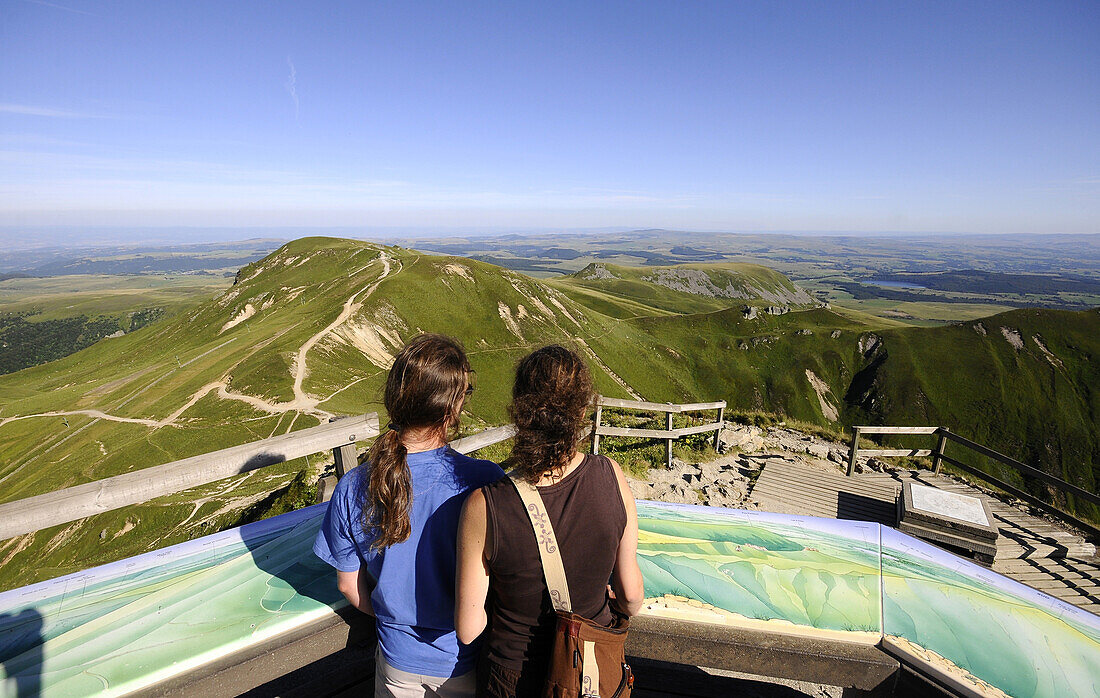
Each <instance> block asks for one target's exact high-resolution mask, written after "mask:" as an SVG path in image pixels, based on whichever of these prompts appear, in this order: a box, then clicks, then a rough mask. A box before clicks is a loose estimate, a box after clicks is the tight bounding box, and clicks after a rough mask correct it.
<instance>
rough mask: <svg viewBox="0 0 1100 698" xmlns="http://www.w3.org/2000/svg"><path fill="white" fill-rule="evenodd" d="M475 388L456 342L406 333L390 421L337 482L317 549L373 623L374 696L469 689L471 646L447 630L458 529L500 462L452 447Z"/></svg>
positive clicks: (390, 380) (465, 692)
mask: <svg viewBox="0 0 1100 698" xmlns="http://www.w3.org/2000/svg"><path fill="white" fill-rule="evenodd" d="M472 391H473V387H472V385H471V384H470V364H469V362H468V361H467V359H466V354H465V352H463V350H462V347H461V346H460V345H459V343H458V342H457V341H455V340H453V339H451V338H449V337H444V336H443V335H437V334H423V335H420V336H418V337H415V338H414V339H412V340H411V341H410V342H409V343H408V344H407V345H405V348H404V349H402V350H401V352H400V353H399V354H398V355H397V357H396V358H395V359H394V362H393V366H391V367H390V371H389V375H388V376H387V378H386V392H385V398H384V401H385V406H386V412H387V413H388V414H389V424H388V426H387V428H386V429H385V431H383V432H382V434H381V435H380V436H379V437H378V438H377V439H376V440H375V442H374V445H373V446H372V447H371V449H370V451H369V452H368V453H367V456H366V458H365V460H364V461H363V464H362V465H361V466H360V467H358V468H355V469H353V470H351V471H350V472H348V473H347V474H346V475H345V476H344V477H343V478H342V479H341V480H340V482H339V484H338V485H337V486H336V490H335V491H334V492H333V495H332V501H331V502H330V503H329V508H328V512H327V513H326V514H325V518H324V521H323V523H322V524H321V530H320V532H319V533H318V534H317V540H316V541H315V542H314V544H313V551H314V553H316V555H317V556H318V557H319V558H321V559H322V560H324V561H325V562H327V563H328V564H330V565H332V566H333V567H335V568H336V581H337V586H338V587H339V589H340V591H341V592H343V594H344V596H345V597H347V599H348V602H349V603H351V605H352V606H355V607H356V608H358V609H359V610H361V611H363V612H364V613H368V614H370V615H373V616H374V617H375V619H376V625H377V628H378V653H377V655H376V669H375V696H469V695H473V692H474V666H475V663H476V661H477V651H478V648H477V647H476V646H473V645H462V644H460V643H459V642H458V640H457V638H456V635H455V629H454V575H455V534H456V531H457V529H458V516H459V512H460V511H461V508H462V502H463V500H465V498H466V495H467V494H468V493H469V492H471V491H472V490H476V489H478V488H479V487H481V486H482V485H485V484H488V483H490V482H493V481H495V480H497V479H499V478H500V477H501V476H502V475H503V471H501V469H500V466H498V465H496V464H495V463H492V462H490V461H484V460H476V459H474V458H468V457H466V456H464V455H461V454H459V453H458V452H456V451H454V450H453V449H451V448H450V447H448V446H447V438H448V435H449V434H450V433H452V432H453V431H454V430H455V428H456V427H457V426H458V420H459V414H460V413H461V411H462V406H463V403H464V401H465V399H466V398H467V397H468V396H469V395H470V393H471V392H472Z"/></svg>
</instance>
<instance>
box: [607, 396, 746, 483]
mask: <svg viewBox="0 0 1100 698" xmlns="http://www.w3.org/2000/svg"><path fill="white" fill-rule="evenodd" d="M604 407H616V408H618V409H623V410H641V411H646V412H663V413H665V428H664V429H631V428H628V427H612V426H607V425H604V424H603V423H602V419H603V408H604ZM702 410H718V417H717V419H716V421H714V422H711V423H709V424H699V425H696V426H690V427H680V428H679V429H673V428H672V415H674V414H680V413H682V412H699V411H702ZM725 414H726V401H725V400H719V401H718V402H693V403H688V404H683V405H673V404H671V403H668V404H661V403H659V402H641V401H638V400H619V399H618V398H613V397H603V396H602V395H601V396H600V397H599V398H598V399H597V401H596V415H595V417H594V426H593V429H592V453H599V452H600V437H601V436H633V437H637V438H643V439H666V443H665V467H671V466H672V442H673V441H675V440H676V439H678V438H680V437H681V436H688V435H690V434H702V433H705V432H708V431H713V432H714V448H715V450H717V449H718V438H719V436H720V435H721V433H722V424H723V419H724V417H725Z"/></svg>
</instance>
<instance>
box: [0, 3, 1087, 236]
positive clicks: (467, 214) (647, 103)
mask: <svg viewBox="0 0 1100 698" xmlns="http://www.w3.org/2000/svg"><path fill="white" fill-rule="evenodd" d="M1098 36H1100V3H1095V2H1083V3H1062V2H1042V3H1011V2H996V3H957V2H950V3H937V2H920V3H915V2H914V3H905V4H900V3H882V2H870V3H840V2H829V3H807V2H790V3H788V2H769V3H741V2H717V3H705V2H668V3H646V2H630V3H592V2H576V3H574V2H555V3H537V4H536V3H505V2H499V3H465V2H463V3H455V2H440V3H420V2H386V3H376V2H354V3H353V2H348V3H289V2H192V1H188V2H148V1H146V2H110V1H104V2H90V1H86V0H56V2H55V1H54V0H50V1H49V2H47V1H46V0H40V1H39V0H0V225H4V226H36V225H80V226H93V225H98V226H112V225H118V226H133V225H137V226H179V225H185V226H238V225H239V226H268V225H271V226H285V225H291V226H363V227H365V228H370V227H371V226H378V227H395V226H396V227H402V226H406V227H410V228H416V227H425V228H432V229H437V230H438V229H444V230H445V229H448V228H452V227H453V228H455V229H458V228H463V229H470V228H485V229H487V230H490V229H507V228H510V227H517V228H518V227H521V228H532V227H535V228H539V227H542V228H553V227H563V228H578V227H603V226H621V227H624V228H629V227H666V228H676V229H685V230H690V229H707V230H732V231H736V230H806V231H836V230H845V231H868V232H873V231H922V232H923V231H933V232H936V231H939V232H990V233H993V232H1040V233H1041V232H1100V40H1098V39H1097V37H1098Z"/></svg>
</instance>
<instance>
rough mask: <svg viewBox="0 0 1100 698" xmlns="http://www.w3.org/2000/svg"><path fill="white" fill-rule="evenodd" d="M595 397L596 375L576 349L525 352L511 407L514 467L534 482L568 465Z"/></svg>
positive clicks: (518, 369)
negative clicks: (593, 376)
mask: <svg viewBox="0 0 1100 698" xmlns="http://www.w3.org/2000/svg"><path fill="white" fill-rule="evenodd" d="M595 397H596V395H595V392H594V391H593V389H592V373H591V372H590V371H589V370H588V366H587V365H586V364H585V363H584V360H583V359H582V358H581V357H580V356H579V355H577V353H576V352H574V351H571V350H569V349H566V348H565V347H563V346H560V345H557V344H553V345H550V346H548V347H543V348H541V349H538V350H536V351H534V352H532V353H530V354H528V355H527V356H525V357H524V358H523V359H522V360H521V361H520V362H519V366H517V367H516V381H515V383H514V384H513V386H512V404H511V405H509V406H508V413H509V415H510V416H511V417H512V421H513V422H514V423H515V425H516V436H515V440H514V442H513V443H514V445H513V446H512V455H511V456H510V457H509V459H508V465H509V467H512V468H514V469H515V470H516V471H517V474H519V475H520V476H521V477H523V478H524V479H525V480H527V481H528V482H530V483H532V484H534V483H536V482H538V481H539V479H540V478H541V477H542V476H543V475H545V474H547V473H552V472H554V471H556V470H560V469H562V468H564V467H565V466H566V465H568V463H569V458H570V457H571V456H572V455H573V453H574V452H575V450H576V446H577V442H578V441H579V440H580V439H581V437H582V436H583V435H584V433H585V430H586V427H587V426H588V423H587V419H586V416H585V411H586V410H587V408H588V407H589V406H591V405H592V403H593V401H594V400H595Z"/></svg>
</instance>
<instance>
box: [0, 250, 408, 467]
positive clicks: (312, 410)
mask: <svg viewBox="0 0 1100 698" xmlns="http://www.w3.org/2000/svg"><path fill="white" fill-rule="evenodd" d="M378 259H379V260H381V262H382V266H383V269H382V275H381V276H379V277H378V278H377V279H375V280H374V281H373V282H372V283H371V284H370V285H368V286H364V287H363V288H361V289H359V290H358V291H356V292H355V293H354V294H352V296H351V297H350V298H348V299H347V301H345V302H344V307H343V310H342V311H341V312H340V315H339V316H338V317H337V318H336V319H335V320H334V321H333V322H332V323H331V324H329V326H328V327H326V328H325V329H323V330H321V331H320V332H318V333H317V334H315V335H313V336H312V337H310V338H309V339H308V340H306V342H305V343H304V344H302V346H301V347H299V349H298V352H297V354H296V356H295V361H294V398H293V399H292V400H290V401H289V402H269V401H267V400H264V399H263V398H259V397H256V396H253V395H244V394H241V393H231V392H229V385H228V383H226V381H225V379H224V378H223V379H220V380H216V381H211V382H210V383H207V384H206V385H204V386H202V387H201V388H199V389H198V390H197V391H195V393H194V394H192V395H191V397H190V398H188V400H187V402H185V403H184V404H183V405H181V406H180V407H179V409H177V410H176V411H175V412H172V413H171V414H169V415H168V416H166V417H164V418H163V419H145V418H139V417H119V416H116V415H113V414H108V413H107V412H103V411H102V410H94V409H83V410H57V411H52V412H39V413H36V414H25V415H18V416H12V417H6V418H4V419H0V427H3V426H4V425H5V424H7V423H8V422H15V421H19V420H23V419H33V418H38V417H67V416H77V415H84V416H89V417H93V418H94V419H93V422H91V423H90V424H86V425H84V427H82V428H81V429H80V430H78V431H83V429H84V428H87V427H88V426H91V424H94V423H95V421H97V420H100V419H104V420H108V421H112V422H123V423H127V424H141V425H144V426H148V427H153V428H154V429H159V428H162V427H166V426H172V425H175V424H176V423H177V422H178V421H179V419H180V417H181V416H183V414H184V413H185V412H186V411H187V410H189V409H191V408H192V407H194V406H195V404H196V403H198V402H199V400H201V399H202V398H204V397H206V396H207V395H208V394H210V393H211V392H212V391H215V390H216V391H217V394H218V397H219V398H220V399H222V400H235V401H237V402H244V403H246V404H248V405H250V406H252V407H254V408H255V409H257V410H259V411H261V412H267V413H268V414H281V413H286V412H295V413H296V414H295V419H296V418H297V415H298V414H310V415H313V416H315V417H317V418H318V419H321V420H322V421H323V420H325V419H327V418H329V417H332V416H333V415H332V413H330V412H327V411H325V410H322V409H320V408H319V407H317V405H319V404H320V403H321V402H323V399H321V398H315V397H313V396H311V395H309V394H307V393H306V392H305V390H304V389H303V388H302V382H303V381H304V380H305V377H306V375H307V373H308V370H307V367H306V357H307V355H308V353H309V350H310V349H312V348H313V347H314V346H315V345H316V344H317V342H319V341H321V339H323V338H324V337H325V336H326V335H327V334H329V333H330V332H332V331H334V330H335V329H336V328H338V327H340V326H341V325H343V324H344V323H345V322H347V321H348V320H349V319H350V318H352V317H353V316H354V315H355V313H357V312H358V311H359V309H360V308H362V307H363V303H362V299H365V298H367V297H368V296H370V295H371V294H372V293H374V291H375V289H377V288H378V286H379V284H381V283H382V281H383V280H385V279H386V278H387V277H389V276H390V274H391V272H392V273H394V274H396V273H398V272H400V271H401V268H400V265H398V266H397V269H396V270H394V269H393V267H392V266H391V265H390V258H389V257H388V256H387V255H386V254H385V253H384V252H383V253H382V254H381V255H380V256H379V258H378ZM363 268H364V269H365V268H366V267H363ZM284 333H285V330H284V332H280V333H279V335H276V337H272V338H271V339H269V340H268V341H267V342H264V343H263V345H264V346H266V345H267V344H269V343H270V342H271V341H274V340H275V339H276V338H277V337H279V336H282V334H284ZM235 339H236V338H234V339H230V340H229V341H226V342H223V343H221V344H219V345H218V346H216V347H214V348H213V349H209V350H207V351H205V352H203V353H202V354H199V355H198V356H196V357H195V358H193V359H191V360H189V361H187V362H186V363H183V364H181V365H180V366H178V367H176V368H173V369H172V370H170V371H168V372H167V373H165V374H164V375H163V376H161V377H160V378H158V379H157V380H155V381H153V382H152V383H150V384H149V385H147V386H145V387H144V388H142V389H141V390H138V391H137V392H135V393H134V394H133V395H131V396H130V397H129V398H127V399H126V400H125V401H124V402H122V403H121V404H119V405H118V406H117V407H116V408H115V409H118V408H121V407H123V406H125V405H127V404H129V403H130V402H132V401H133V400H134V399H136V398H137V397H138V396H140V395H141V394H143V393H145V392H146V391H147V390H149V389H150V388H152V387H153V386H155V385H156V384H158V383H160V382H161V381H163V380H164V379H165V378H167V377H168V376H170V375H172V374H173V373H175V372H176V371H178V370H179V369H181V368H183V367H184V366H187V365H188V364H190V363H193V362H194V361H197V360H198V359H201V358H202V357H204V356H206V355H207V354H210V353H211V352H214V351H217V350H218V349H221V348H222V347H224V346H225V345H226V344H229V343H230V342H232V341H235ZM330 397H331V396H330ZM291 424H292V425H293V421H292V422H291ZM74 434H75V432H74ZM74 434H70V437H71V436H72V435H74ZM56 445H57V444H55V446H56ZM16 470H18V468H17V469H16ZM16 470H13V471H12V472H11V473H8V474H7V475H5V476H4V477H3V478H0V482H3V481H4V480H5V479H7V478H8V477H10V476H11V475H12V473H14V472H16Z"/></svg>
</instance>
